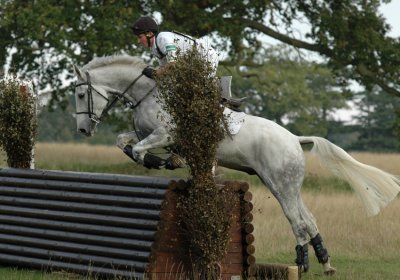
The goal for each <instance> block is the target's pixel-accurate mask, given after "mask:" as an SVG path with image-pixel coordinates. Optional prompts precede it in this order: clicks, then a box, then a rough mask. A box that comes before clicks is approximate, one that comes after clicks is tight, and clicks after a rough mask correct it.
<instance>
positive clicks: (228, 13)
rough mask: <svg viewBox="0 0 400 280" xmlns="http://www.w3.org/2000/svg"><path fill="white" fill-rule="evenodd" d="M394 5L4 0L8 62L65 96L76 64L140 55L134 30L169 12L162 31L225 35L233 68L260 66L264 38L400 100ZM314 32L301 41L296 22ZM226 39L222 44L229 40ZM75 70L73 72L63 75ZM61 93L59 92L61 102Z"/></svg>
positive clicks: (0, 35)
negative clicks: (388, 9) (385, 12)
mask: <svg viewBox="0 0 400 280" xmlns="http://www.w3.org/2000/svg"><path fill="white" fill-rule="evenodd" d="M387 2H390V1H388V0H367V1H364V0H357V1H353V0H342V1H333V0H329V1H315V0H306V1H295V0H289V1H287V0H267V1H265V0H256V1H242V0H229V1H227V0H207V1H204V0H195V1H190V3H189V2H187V1H182V0H181V1H179V0H174V1H155V0H149V1H140V0H136V1H115V0H107V1H80V0H61V1H54V0H53V1H23V0H11V1H10V0H0V65H3V66H4V65H5V64H6V60H7V58H8V56H9V55H10V54H12V57H11V67H12V70H13V71H14V72H17V71H19V72H20V74H21V75H24V74H26V75H28V76H30V77H33V76H35V77H36V78H38V86H39V88H42V87H45V86H46V85H51V87H52V88H53V89H54V90H55V91H62V75H65V78H67V79H71V78H72V75H73V71H72V67H71V65H72V63H75V64H80V65H82V64H85V63H87V62H89V61H90V60H91V59H92V58H93V57H94V56H102V55H108V54H113V53H116V52H120V51H121V50H123V51H125V52H128V53H130V54H135V53H136V54H137V53H139V50H138V49H137V48H135V47H134V46H133V43H134V42H135V39H134V38H133V37H132V34H131V32H130V29H129V26H130V25H131V24H132V22H133V21H134V20H135V19H136V18H138V17H139V16H140V15H143V14H147V15H151V14H154V13H156V12H157V13H159V14H160V15H161V19H162V22H161V30H178V31H181V32H186V33H188V34H191V35H194V36H197V37H201V36H204V35H210V34H213V35H218V36H219V38H220V39H219V40H218V41H216V44H217V45H219V46H220V48H221V49H223V50H226V51H228V53H229V57H228V59H227V61H225V64H227V63H228V64H231V65H240V66H254V65H255V63H258V61H257V55H259V54H260V51H265V50H266V49H267V48H268V45H266V44H265V43H264V42H263V41H262V36H260V35H265V36H269V37H271V38H273V39H276V40H278V41H281V42H282V43H285V44H288V45H290V46H293V47H296V48H298V49H303V50H307V51H311V52H315V53H318V54H320V55H322V56H323V57H325V58H326V59H327V60H328V61H329V66H330V67H331V68H332V69H335V70H336V71H337V73H338V74H341V75H342V77H343V79H344V80H347V79H349V78H351V79H355V80H357V81H359V82H361V83H363V84H365V85H373V84H377V85H379V86H380V87H382V88H383V89H384V90H385V91H386V92H389V93H391V94H392V95H394V96H397V97H400V90H399V79H400V75H399V71H400V70H399V67H398V64H399V61H400V40H399V39H398V38H391V37H389V36H388V31H389V30H390V26H389V25H388V24H387V23H386V22H385V19H384V18H383V16H382V15H381V14H380V13H379V9H378V8H379V6H380V5H382V4H383V3H387ZM299 21H300V22H304V23H306V24H307V25H308V27H309V30H308V32H307V33H306V34H305V38H304V39H303V38H299V37H298V36H296V35H297V32H296V23H297V22H299ZM221 38H222V39H221ZM65 69H68V72H67V73H64V74H63V71H64V70H65ZM58 96H59V95H55V96H54V98H56V97H58Z"/></svg>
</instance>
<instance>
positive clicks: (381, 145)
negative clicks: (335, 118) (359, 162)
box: [350, 87, 400, 151]
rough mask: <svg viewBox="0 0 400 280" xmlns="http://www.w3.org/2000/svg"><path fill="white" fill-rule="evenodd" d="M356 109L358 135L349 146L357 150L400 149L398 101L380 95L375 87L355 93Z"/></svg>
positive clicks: (399, 105) (399, 107) (399, 106)
mask: <svg viewBox="0 0 400 280" xmlns="http://www.w3.org/2000/svg"><path fill="white" fill-rule="evenodd" d="M357 96H358V98H357V102H356V109H357V110H358V111H359V112H360V114H359V115H358V116H356V117H355V118H356V119H357V122H358V124H359V125H358V126H357V127H356V128H355V131H357V132H358V134H359V137H358V140H357V142H355V143H353V145H352V146H351V147H350V148H352V149H357V150H375V151H388V150H397V151H398V150H400V145H399V138H400V134H399V131H398V130H396V127H397V126H398V122H397V118H396V116H397V114H398V112H400V101H399V100H391V99H390V98H388V97H387V96H382V95H381V93H380V91H379V89H377V88H376V87H375V88H373V89H372V90H370V91H363V92H360V93H358V94H357Z"/></svg>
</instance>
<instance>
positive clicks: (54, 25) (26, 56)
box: [0, 0, 142, 100]
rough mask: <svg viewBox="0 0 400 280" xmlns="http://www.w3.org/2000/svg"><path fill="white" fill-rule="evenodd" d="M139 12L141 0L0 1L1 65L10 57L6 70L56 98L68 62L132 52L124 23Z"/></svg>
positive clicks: (70, 72) (70, 73) (68, 70)
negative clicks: (24, 78)
mask: <svg viewBox="0 0 400 280" xmlns="http://www.w3.org/2000/svg"><path fill="white" fill-rule="evenodd" d="M141 12H142V9H141V7H140V1H113V0H108V1H107V0H105V1H81V0H58V1H55V0H50V1H29V0H14V1H12V0H11V1H10V0H0V65H2V66H5V65H6V62H7V59H8V58H9V56H10V55H11V57H10V72H13V73H19V74H20V76H27V77H30V78H32V79H34V80H35V81H36V84H37V86H38V87H39V89H43V88H46V87H50V88H51V89H52V90H53V93H54V95H53V98H54V100H60V96H61V97H62V96H63V95H62V93H64V92H65V91H67V90H70V88H69V87H65V83H64V80H71V79H72V78H73V67H72V64H73V63H76V64H80V65H82V64H85V63H87V62H89V61H90V60H91V59H92V58H93V57H94V56H102V55H110V54H114V53H118V52H121V51H125V52H127V53H131V54H135V53H137V50H136V47H135V46H134V45H133V43H134V39H135V38H134V37H133V36H132V34H131V32H130V29H129V26H130V25H131V24H132V21H133V20H134V19H135V18H136V17H138V16H139V15H140V14H141ZM60 92H61V95H60ZM56 93H57V94H56Z"/></svg>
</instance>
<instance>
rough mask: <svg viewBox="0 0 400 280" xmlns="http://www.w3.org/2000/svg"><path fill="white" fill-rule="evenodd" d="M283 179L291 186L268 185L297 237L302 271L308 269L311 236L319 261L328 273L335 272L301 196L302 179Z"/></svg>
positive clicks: (298, 262)
mask: <svg viewBox="0 0 400 280" xmlns="http://www.w3.org/2000/svg"><path fill="white" fill-rule="evenodd" d="M283 178H285V177H283ZM286 178H287V177H286ZM282 181H283V183H285V184H289V183H290V184H289V186H290V187H289V188H284V185H282V182H279V183H276V184H274V183H272V182H269V184H268V186H269V189H270V190H271V192H272V193H273V194H274V196H275V197H276V198H277V200H278V202H279V203H280V205H281V207H282V210H283V212H284V214H285V216H286V218H287V219H288V221H289V223H290V225H291V227H292V230H293V233H294V236H295V238H296V242H297V245H296V248H295V249H296V264H297V265H298V267H299V269H300V270H301V271H303V272H307V271H308V269H309V257H308V243H309V242H310V239H309V238H311V245H312V246H313V248H314V250H315V252H316V255H317V258H318V261H319V262H320V263H322V265H323V267H324V273H325V274H327V275H332V274H334V273H335V269H334V268H333V267H331V265H330V260H329V255H328V251H327V250H326V248H325V246H324V243H323V241H322V238H321V235H320V234H319V232H318V228H317V225H316V223H315V219H314V217H313V215H312V214H311V213H310V212H309V210H308V209H307V208H306V206H305V205H304V202H303V200H302V198H301V196H300V186H301V181H302V180H293V181H291V182H289V181H286V180H285V179H283V180H282ZM284 181H286V182H284Z"/></svg>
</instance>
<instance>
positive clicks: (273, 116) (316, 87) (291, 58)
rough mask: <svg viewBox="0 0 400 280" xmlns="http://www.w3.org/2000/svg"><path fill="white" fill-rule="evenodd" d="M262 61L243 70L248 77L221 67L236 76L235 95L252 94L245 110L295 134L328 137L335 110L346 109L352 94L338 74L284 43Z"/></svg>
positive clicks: (222, 70) (272, 50) (234, 83)
mask: <svg viewBox="0 0 400 280" xmlns="http://www.w3.org/2000/svg"><path fill="white" fill-rule="evenodd" d="M260 61H261V62H262V66H260V67H258V68H257V69H251V68H248V69H245V70H242V73H246V75H247V76H248V78H243V77H241V76H240V75H238V74H237V73H236V72H235V71H234V70H232V68H231V67H225V68H222V69H220V73H222V74H223V75H224V74H225V75H233V86H232V91H233V94H234V95H237V96H239V97H243V96H247V97H248V99H247V100H246V103H245V105H244V106H245V107H244V109H245V111H246V112H248V113H250V114H253V115H257V116H261V117H265V118H267V119H270V120H272V121H275V122H276V123H278V124H280V125H282V126H285V127H286V128H288V129H289V130H290V131H292V132H293V133H295V134H303V135H304V134H306V135H319V136H323V137H324V136H326V135H327V132H328V124H327V123H328V122H329V121H330V120H332V118H333V117H332V113H333V112H334V111H335V110H337V109H341V108H345V107H346V106H347V105H346V100H347V99H349V98H350V97H351V96H352V95H351V94H350V93H349V91H347V90H346V89H343V88H341V83H340V80H339V79H338V77H336V76H335V75H333V74H332V72H331V71H330V70H329V69H328V67H327V66H326V65H324V64H317V63H312V62H309V61H306V60H304V59H301V58H298V57H297V58H296V54H295V53H294V52H293V51H292V50H291V49H289V48H288V47H285V46H283V45H279V46H277V47H274V48H270V49H269V50H268V52H267V53H265V55H264V57H263V58H262V60H260ZM255 74H257V75H255ZM257 79H259V80H260V81H258V82H257Z"/></svg>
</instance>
